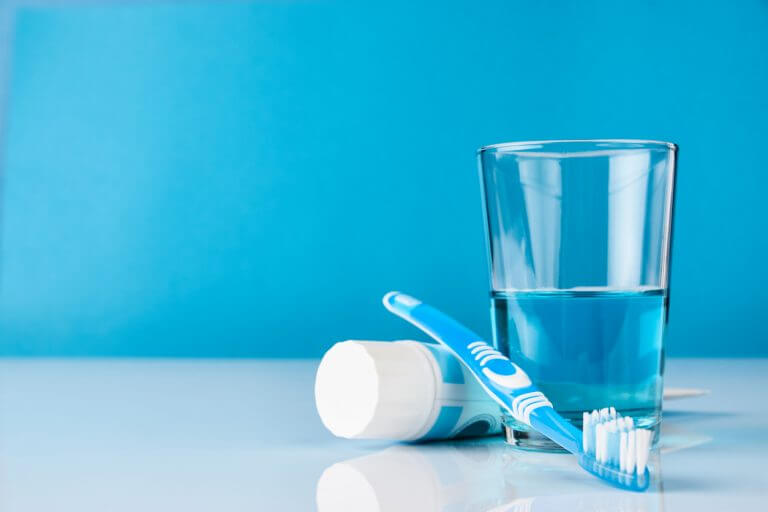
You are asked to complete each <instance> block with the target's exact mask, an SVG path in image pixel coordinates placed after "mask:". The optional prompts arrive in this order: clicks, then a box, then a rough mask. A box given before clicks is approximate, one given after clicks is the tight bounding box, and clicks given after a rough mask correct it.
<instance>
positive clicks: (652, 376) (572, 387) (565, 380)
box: [491, 288, 666, 431]
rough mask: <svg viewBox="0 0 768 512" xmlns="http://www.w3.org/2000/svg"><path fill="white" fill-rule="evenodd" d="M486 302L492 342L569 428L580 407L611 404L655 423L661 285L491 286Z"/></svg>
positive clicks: (646, 422)
mask: <svg viewBox="0 0 768 512" xmlns="http://www.w3.org/2000/svg"><path fill="white" fill-rule="evenodd" d="M491 300H492V310H493V320H494V325H493V333H494V341H495V343H496V345H497V348H498V349H499V350H501V351H502V352H504V353H508V354H509V355H510V358H511V359H512V360H513V361H515V362H516V363H518V364H519V365H520V366H521V367H522V368H523V369H524V370H525V371H526V372H527V373H528V374H529V375H530V376H531V378H532V379H533V381H534V382H535V383H536V384H537V385H538V386H539V387H540V388H541V390H542V391H543V392H544V393H545V394H546V395H547V397H549V399H550V400H551V401H552V403H553V405H554V407H555V409H556V410H557V411H558V412H560V413H561V414H562V415H563V416H564V417H566V418H567V419H569V420H570V421H572V422H573V423H574V424H575V425H576V426H578V427H579V428H580V427H581V418H582V412H583V411H591V410H592V409H599V408H602V407H610V406H613V407H615V408H616V409H617V410H618V411H619V412H621V413H622V414H624V415H628V416H632V417H633V418H634V419H635V421H636V424H639V426H643V427H652V428H653V427H655V426H656V425H657V424H658V422H659V418H660V412H661V395H662V371H663V352H662V341H663V333H664V324H665V319H666V294H665V293H664V291H663V290H661V289H650V290H648V289H644V290H642V291H613V290H606V289H602V288H601V289H584V290H577V291H570V290H569V291H536V292H512V293H498V292H494V293H493V294H492V299H491ZM507 422H508V423H510V424H512V425H513V427H514V428H515V429H518V428H519V429H520V430H522V431H525V430H526V427H525V426H523V425H516V424H515V422H514V420H512V419H511V418H507Z"/></svg>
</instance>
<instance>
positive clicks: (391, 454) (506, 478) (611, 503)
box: [317, 424, 711, 512]
mask: <svg viewBox="0 0 768 512" xmlns="http://www.w3.org/2000/svg"><path fill="white" fill-rule="evenodd" d="M710 440H711V439H710V438H708V437H705V436H700V435H696V434H693V433H691V432H687V431H685V430H683V429H682V428H681V427H679V426H678V425H676V424H671V425H665V426H664V428H663V431H662V439H661V442H660V444H659V446H658V448H657V449H655V450H654V451H653V452H652V454H651V457H650V460H649V467H650V470H651V478H652V481H651V486H650V488H649V490H648V491H646V492H644V493H632V492H626V491H620V490H617V489H613V488H611V487H609V486H607V485H604V484H602V483H601V482H599V481H596V480H595V479H594V477H592V476H591V475H589V474H587V473H585V472H584V471H583V470H582V469H581V468H579V466H578V464H577V461H576V458H575V457H572V456H568V455H565V454H549V453H536V452H526V451H521V450H517V449H514V448H512V447H509V446H507V445H505V444H504V443H503V442H502V441H501V439H499V438H488V439H475V440H467V441H461V442H450V443H431V444H425V445H408V444H403V445H396V446H391V447H389V448H387V449H384V450H381V451H379V452H377V453H373V454H370V455H365V456H362V457H356V458H353V459H349V460H345V461H342V462H338V463H336V464H333V465H331V466H329V467H328V468H326V469H325V471H324V472H323V473H322V475H321V476H320V478H319V480H318V482H317V508H318V510H319V511H320V512H341V511H360V512H369V511H370V512H373V511H377V512H379V511H381V512H390V511H392V512H394V511H399V512H411V511H414V512H416V511H419V512H432V511H441V512H449V511H450V512H457V511H467V512H469V511H488V512H518V511H525V512H528V511H563V510H574V511H603V510H605V511H608V510H611V511H622V512H623V511H627V512H630V511H632V512H634V511H637V512H645V511H648V512H654V511H663V510H664V493H663V487H664V486H663V478H662V471H661V459H662V457H663V456H664V455H666V454H668V455H669V456H670V457H674V454H673V452H676V451H679V450H682V449H686V448H691V447H694V446H697V445H701V444H704V443H707V442H709V441H710Z"/></svg>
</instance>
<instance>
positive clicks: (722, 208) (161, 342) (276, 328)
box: [0, 0, 768, 357]
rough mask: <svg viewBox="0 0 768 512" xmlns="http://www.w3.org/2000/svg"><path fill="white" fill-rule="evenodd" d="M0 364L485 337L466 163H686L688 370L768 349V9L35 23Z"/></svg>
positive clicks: (673, 350)
mask: <svg viewBox="0 0 768 512" xmlns="http://www.w3.org/2000/svg"><path fill="white" fill-rule="evenodd" d="M13 13H14V18H13V27H14V36H13V46H12V48H11V51H10V54H11V60H10V80H9V84H8V87H7V91H8V93H7V101H8V103H7V107H8V108H7V109H6V115H5V123H6V125H5V128H6V129H5V140H4V150H3V153H2V155H3V158H4V190H3V195H4V199H3V201H4V204H3V210H4V211H3V241H2V246H3V247H2V251H3V253H2V276H1V277H2V288H1V289H0V351H1V352H2V353H3V354H14V355H33V354H44V355H163V356H165V355H184V356H267V357H273V356H274V357H278V356H280V357H282V356H318V355H320V354H321V353H322V351H323V350H324V349H326V348H327V347H329V346H330V345H331V344H332V343H333V342H334V341H336V340H340V339H346V338H369V339H371V338H372V339H387V338H398V337H413V336H418V334H417V333H416V331H414V330H412V329H411V328H409V327H407V326H405V325H404V324H402V323H401V322H400V321H398V320H397V319H394V318H392V317H390V316H389V315H388V314H386V313H385V311H384V309H383V308H382V307H381V306H380V302H379V300H380V297H381V295H382V294H383V293H385V292H386V291H388V290H390V289H401V290H403V291H408V292H410V293H412V294H414V295H417V296H420V297H422V298H423V299H425V300H428V301H431V302H433V303H434V304H436V305H439V306H441V307H443V308H444V309H446V310H447V311H450V312H452V313H454V314H455V315H456V316H457V317H459V318H460V319H462V320H464V321H465V322H466V323H468V324H470V325H471V326H473V327H475V328H476V329H477V330H478V331H480V332H481V333H483V334H488V333H489V316H488V305H487V296H486V293H487V286H488V283H487V276H486V268H485V265H486V260H485V252H484V251H485V249H484V240H483V234H482V224H481V218H482V217H481V210H480V201H479V188H478V183H477V175H476V164H475V155H474V151H475V149H476V148H477V147H478V146H480V145H483V144H488V143H495V142H501V141H508V140H520V139H539V138H591V137H616V138H652V139H663V140H672V141H675V142H677V143H679V144H680V146H681V159H680V171H679V179H678V196H677V197H678V205H677V211H676V225H675V228H676V239H675V245H674V254H673V270H672V285H673V292H672V293H673V296H672V311H671V317H670V321H671V323H670V329H669V336H668V338H667V340H668V341H667V347H668V353H669V354H671V355H706V356H710V355H753V356H756V355H768V327H767V326H766V325H768V324H766V323H765V322H764V320H763V318H764V317H765V315H766V313H765V304H766V303H768V302H767V301H766V299H767V298H768V297H767V295H768V292H767V291H766V287H765V286H763V283H768V265H767V264H766V261H767V260H766V256H768V251H767V250H766V245H767V244H768V242H767V241H766V238H767V237H766V218H767V216H766V213H765V212H766V209H765V201H764V199H763V198H764V196H765V193H766V192H765V191H766V189H767V188H768V151H766V145H767V144H768V141H767V139H766V136H768V57H767V56H768V3H766V2H765V1H757V0H754V1H743V2H725V1H721V2H660V1H659V2H656V1H653V2H612V1H605V2H575V1H574V2H527V1H514V2H508V1H502V2H484V3H482V5H481V4H476V3H472V2H465V3H455V4H443V3H433V2H424V3H414V2H404V3H399V2H378V3H376V4H367V3H365V2H348V3H344V2H319V1H318V2H264V3H260V2H256V3H219V4H213V3H209V4H205V3H200V4H198V3H193V4H189V3H186V4H182V3H179V4H173V3H168V4H165V3H164V4H158V3H152V2H146V3H141V4H136V3H133V4H125V5H121V4H113V5H107V6H93V5H91V6H72V5H59V6H55V7H29V8H18V9H16V10H15V11H13Z"/></svg>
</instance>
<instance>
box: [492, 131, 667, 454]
mask: <svg viewBox="0 0 768 512" xmlns="http://www.w3.org/2000/svg"><path fill="white" fill-rule="evenodd" d="M676 152H677V146H675V145H674V144H671V143H668V142H655V141H642V140H561V141H537V142H512V143H507V144H495V145H492V146H486V147H483V148H481V149H480V150H479V151H478V158H479V163H480V177H481V181H482V191H483V204H484V208H485V219H486V225H487V234H488V237H487V240H488V247H489V255H490V262H489V264H490V274H491V319H492V325H493V337H494V343H495V344H496V348H497V349H498V350H500V351H502V352H503V353H506V354H508V355H509V356H510V358H511V359H512V360H513V361H515V362H516V363H518V364H519V365H520V366H521V367H522V368H523V369H524V370H525V371H526V372H528V374H529V375H530V376H531V378H532V379H533V380H534V382H536V383H537V384H538V385H539V386H540V387H541V389H542V391H543V392H544V393H545V394H546V395H547V396H548V397H549V399H550V400H551V401H552V403H553V405H554V407H555V409H557V410H558V411H559V412H560V413H561V414H562V415H563V416H565V417H566V418H567V419H569V420H570V421H571V422H572V423H574V424H575V425H576V426H577V427H579V428H581V418H582V412H583V411H589V410H592V409H599V408H602V407H611V406H613V407H615V408H616V409H617V410H618V411H619V412H620V413H622V414H624V415H628V416H632V417H633V418H634V419H635V422H636V424H638V425H639V426H641V427H645V428H650V429H653V430H654V431H655V435H654V439H656V438H657V437H658V427H659V423H660V420H661V396H662V375H663V368H664V365H663V359H664V353H663V337H664V327H665V324H666V320H667V310H668V305H669V253H670V245H671V235H672V207H673V197H674V182H675V159H676ZM504 421H505V425H506V427H507V428H506V432H507V441H508V442H510V443H512V444H514V445H517V446H520V447H523V448H530V449H541V450H556V449H557V447H556V445H554V444H553V443H551V442H550V441H549V440H548V439H546V438H544V437H542V436H539V435H537V434H536V433H535V432H530V431H529V429H528V428H527V426H526V425H523V424H520V423H518V422H517V421H515V420H514V419H513V418H512V417H511V416H508V417H505V418H504Z"/></svg>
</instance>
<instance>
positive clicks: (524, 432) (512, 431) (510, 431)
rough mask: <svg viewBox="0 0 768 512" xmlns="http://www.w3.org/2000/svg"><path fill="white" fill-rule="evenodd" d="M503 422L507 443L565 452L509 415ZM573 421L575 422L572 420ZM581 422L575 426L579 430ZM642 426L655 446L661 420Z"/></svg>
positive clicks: (528, 447)
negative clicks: (649, 432)
mask: <svg viewBox="0 0 768 512" xmlns="http://www.w3.org/2000/svg"><path fill="white" fill-rule="evenodd" d="M502 422H503V424H504V439H505V440H506V442H507V444H508V445H510V446H514V447H515V448H519V449H521V450H529V451H536V452H547V453H565V450H564V449H563V448H562V447H560V445H558V444H557V443H555V442H553V441H550V440H549V438H548V437H546V436H543V435H541V434H539V433H538V432H536V431H535V430H533V429H531V428H530V427H529V426H527V425H523V424H522V423H520V422H518V421H516V420H515V419H514V418H512V417H511V416H505V417H504V418H503V419H502ZM574 423H575V422H574ZM580 423H581V422H579V425H576V427H578V428H579V430H581V424H580ZM642 423H645V424H642V425H640V426H642V428H645V429H648V430H650V431H651V432H653V436H652V437H651V440H652V441H651V447H652V448H653V447H655V446H656V445H657V444H658V442H659V434H660V432H661V428H660V427H661V420H657V421H653V422H651V423H648V422H647V421H646V422H642Z"/></svg>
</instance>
